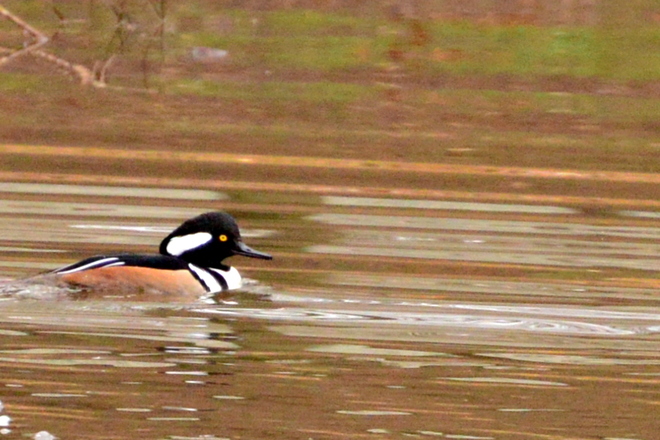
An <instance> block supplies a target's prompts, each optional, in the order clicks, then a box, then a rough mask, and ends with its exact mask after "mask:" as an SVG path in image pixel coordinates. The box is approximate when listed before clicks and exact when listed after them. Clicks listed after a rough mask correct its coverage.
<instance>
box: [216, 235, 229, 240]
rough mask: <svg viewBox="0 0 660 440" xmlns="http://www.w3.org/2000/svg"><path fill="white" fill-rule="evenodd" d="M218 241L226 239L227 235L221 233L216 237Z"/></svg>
mask: <svg viewBox="0 0 660 440" xmlns="http://www.w3.org/2000/svg"><path fill="white" fill-rule="evenodd" d="M218 239H219V240H220V241H227V236H226V235H225V234H222V235H221V236H220V237H218Z"/></svg>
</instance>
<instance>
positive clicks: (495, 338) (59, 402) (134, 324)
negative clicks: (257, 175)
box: [0, 163, 660, 440]
mask: <svg viewBox="0 0 660 440" xmlns="http://www.w3.org/2000/svg"><path fill="white" fill-rule="evenodd" d="M285 165H286V166H291V164H285ZM338 165H341V164H338ZM233 166H236V167H240V166H243V165H241V164H240V163H239V164H238V165H233ZM272 166H277V164H275V165H272ZM378 172H380V173H382V176H381V178H382V179H390V178H392V177H394V178H396V174H392V173H395V171H392V170H382V171H378ZM388 173H389V174H388ZM2 178H3V181H2V182H1V183H0V224H1V225H2V227H1V228H0V275H2V276H3V277H4V278H5V279H7V280H9V279H20V278H23V277H26V276H32V275H35V274H37V273H40V272H42V271H44V270H48V269H53V268H56V267H58V266H61V265H64V264H67V263H70V262H72V261H75V260H76V259H80V258H82V257H85V256H89V255H92V254H96V253H102V252H112V251H114V252H116V251H136V252H138V251H139V252H145V251H150V250H153V251H155V249H157V245H158V242H159V241H160V239H161V238H162V237H163V236H164V235H166V233H167V232H169V231H170V230H171V229H172V228H173V227H175V226H176V225H177V224H178V223H179V222H180V221H182V220H184V219H186V218H188V217H191V216H193V215H196V214H198V213H201V212H204V211H207V210H214V209H220V208H221V209H225V210H228V211H229V212H231V213H233V214H234V215H235V217H237V219H238V221H239V224H240V225H241V227H242V229H243V230H244V236H245V239H246V242H248V243H249V244H250V245H252V246H254V247H255V248H257V249H260V250H263V251H266V252H270V253H272V254H273V255H274V256H275V260H274V261H273V262H261V261H254V260H247V259H240V257H235V258H234V259H233V260H232V264H233V265H235V266H236V267H237V268H239V270H241V272H242V273H243V275H244V276H247V277H248V278H249V280H250V281H249V282H248V283H247V285H246V286H245V288H244V289H243V290H242V291H240V292H236V293H235V294H232V295H227V296H224V297H222V298H219V299H218V302H217V303H208V302H202V301H198V302H185V301H181V300H180V299H177V298H165V297H157V298H139V297H125V296H122V295H121V294H120V292H118V293H117V295H116V296H106V297H91V298H88V299H85V300H81V301H71V300H54V299H53V295H52V291H50V290H48V288H47V287H45V286H38V285H32V284H30V283H27V282H16V281H13V282H11V281H6V283H5V285H4V286H3V289H4V292H5V295H4V297H3V298H2V301H0V338H1V340H2V344H1V345H0V378H1V379H0V390H1V391H0V400H1V401H2V403H3V405H4V410H3V412H2V414H4V415H7V416H9V417H10V420H7V419H6V418H5V419H0V423H5V424H6V425H7V426H5V427H4V431H2V433H3V435H2V437H4V438H25V437H32V436H34V434H35V433H37V432H39V431H44V430H45V431H48V432H49V433H51V434H53V435H55V436H57V437H59V438H61V439H69V438H76V439H82V438H84V439H126V438H136V439H137V438H140V439H142V438H145V439H225V438H226V439H267V438H268V439H271V438H278V439H305V440H306V439H345V438H351V439H353V438H365V439H399V438H420V439H426V438H428V439H432V438H441V439H484V440H485V439H609V440H614V439H628V440H632V439H635V440H652V439H657V438H660V418H659V417H658V416H659V415H660V391H659V390H660V313H659V312H658V302H660V296H658V293H657V291H658V284H660V283H658V282H657V278H656V277H655V275H654V273H655V271H657V268H658V257H657V256H658V254H659V252H658V251H659V250H660V245H658V238H659V237H660V227H659V226H658V225H657V217H658V214H657V213H656V212H655V211H653V209H649V208H648V205H649V203H651V202H653V201H648V203H647V201H645V200H643V199H640V200H639V201H638V202H630V201H620V203H619V204H617V203H616V201H614V202H613V203H612V204H611V205H610V206H609V208H608V210H607V212H604V213H603V212H601V211H594V210H593V209H587V208H589V207H585V206H581V205H580V204H577V203H575V200H574V199H571V200H570V203H568V202H566V203H562V199H561V198H557V199H556V203H550V201H549V199H547V198H546V199H544V198H543V197H539V198H538V199H537V200H534V198H533V197H531V198H528V199H527V200H520V199H515V198H511V200H495V199H496V198H495V197H493V196H492V195H491V196H488V195H487V194H486V191H484V192H482V193H479V192H478V191H477V192H475V193H473V194H472V196H471V197H461V196H460V194H456V193H454V194H453V197H442V196H441V195H439V194H436V195H435V196H433V195H429V194H426V195H424V196H422V195H420V194H421V192H420V193H419V194H417V195H418V197H414V194H404V195H401V194H398V195H397V194H393V193H389V194H382V195H380V196H379V195H378V194H374V191H372V192H371V193H368V191H366V190H364V191H360V190H359V189H356V188H351V187H347V186H342V187H339V186H337V187H328V188H325V189H324V188H321V187H314V186H305V185H304V184H301V185H299V186H297V187H296V186H293V185H292V186H284V185H279V186H278V185H269V184H266V183H263V184H262V185H261V186H260V187H258V185H256V184H255V185H256V186H255V188H257V187H258V189H250V188H238V187H235V186H234V187H232V186H227V187H223V186H222V185H218V187H217V188H214V187H200V186H197V187H196V186H195V185H186V183H185V182H180V181H179V182H178V181H176V179H173V180H172V182H170V183H171V185H167V184H163V182H159V183H160V184H158V185H156V184H153V182H150V181H148V180H146V179H145V180H142V181H140V180H139V179H135V180H134V181H131V180H129V179H128V178H116V179H114V180H113V179H103V178H96V179H95V177H94V176H92V175H91V174H90V175H89V176H87V177H85V176H84V175H82V176H81V175H75V176H74V175H70V176H68V177H67V175H60V176H59V179H58V180H55V179H48V176H47V175H41V177H37V176H35V175H30V174H27V173H19V172H16V173H13V174H12V173H9V172H6V173H4V174H3V175H2ZM478 179H479V177H478V176H475V180H478ZM145 182H146V183H145ZM351 193H354V194H351ZM256 194H258V195H256ZM489 197H490V198H489ZM566 200H568V199H566ZM7 286H11V288H9V287H7ZM7 292H11V294H9V293H7ZM34 297H38V298H42V299H34ZM29 298H32V299H29Z"/></svg>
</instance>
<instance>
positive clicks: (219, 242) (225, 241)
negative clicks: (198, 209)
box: [160, 212, 273, 267]
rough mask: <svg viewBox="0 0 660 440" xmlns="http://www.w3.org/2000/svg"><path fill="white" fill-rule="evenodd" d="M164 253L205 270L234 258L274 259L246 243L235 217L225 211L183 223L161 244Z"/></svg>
mask: <svg viewBox="0 0 660 440" xmlns="http://www.w3.org/2000/svg"><path fill="white" fill-rule="evenodd" d="M160 253H161V254H163V255H171V256H174V257H178V258H181V259H183V260H185V261H187V262H189V263H193V264H195V265H198V266H202V267H222V266H223V265H222V260H224V259H225V258H227V257H231V256H232V255H243V256H245V257H251V258H261V259H264V260H272V259H273V257H271V256H270V255H268V254H265V253H263V252H259V251H255V250H254V249H251V248H249V247H248V246H246V245H245V243H243V240H242V239H241V233H240V231H239V230H238V225H237V224H236V221H235V220H234V218H233V217H232V216H231V215H229V214H227V213H225V212H208V213H206V214H202V215H198V216H197V217H194V218H191V219H190V220H186V221H185V222H183V224H182V225H181V226H179V227H178V228H176V229H175V230H174V231H172V233H171V234H170V235H168V236H167V237H165V239H164V240H163V241H162V242H161V243H160Z"/></svg>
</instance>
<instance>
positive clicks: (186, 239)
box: [165, 232, 213, 257]
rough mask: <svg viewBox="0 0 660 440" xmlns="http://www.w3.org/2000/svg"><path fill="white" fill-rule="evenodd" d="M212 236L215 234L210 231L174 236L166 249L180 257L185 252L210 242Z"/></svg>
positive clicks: (170, 253)
mask: <svg viewBox="0 0 660 440" xmlns="http://www.w3.org/2000/svg"><path fill="white" fill-rule="evenodd" d="M212 238H213V236H212V235H211V234H209V233H208V232H196V233H194V234H188V235H182V236H180V237H172V238H171V239H170V242H169V243H167V246H166V247H165V250H166V251H167V253H168V254H169V255H174V256H175V257H178V256H180V255H181V254H183V253H185V252H188V251H191V250H193V249H195V248H198V247H200V246H201V245H203V244H206V243H208V242H209V241H211V239H212Z"/></svg>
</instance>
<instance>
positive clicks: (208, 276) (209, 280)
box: [188, 264, 229, 293]
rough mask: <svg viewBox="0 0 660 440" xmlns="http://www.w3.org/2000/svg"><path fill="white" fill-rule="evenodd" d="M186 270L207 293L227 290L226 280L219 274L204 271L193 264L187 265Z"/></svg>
mask: <svg viewBox="0 0 660 440" xmlns="http://www.w3.org/2000/svg"><path fill="white" fill-rule="evenodd" d="M188 270H190V273H191V274H192V275H193V276H194V277H195V279H197V281H199V282H200V283H201V284H202V286H204V288H205V289H206V291H207V292H212V293H216V292H222V291H223V290H229V285H228V284H227V280H225V278H224V277H223V276H222V274H220V273H216V272H214V271H210V270H206V269H204V268H202V267H199V266H195V265H194V264H188Z"/></svg>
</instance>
